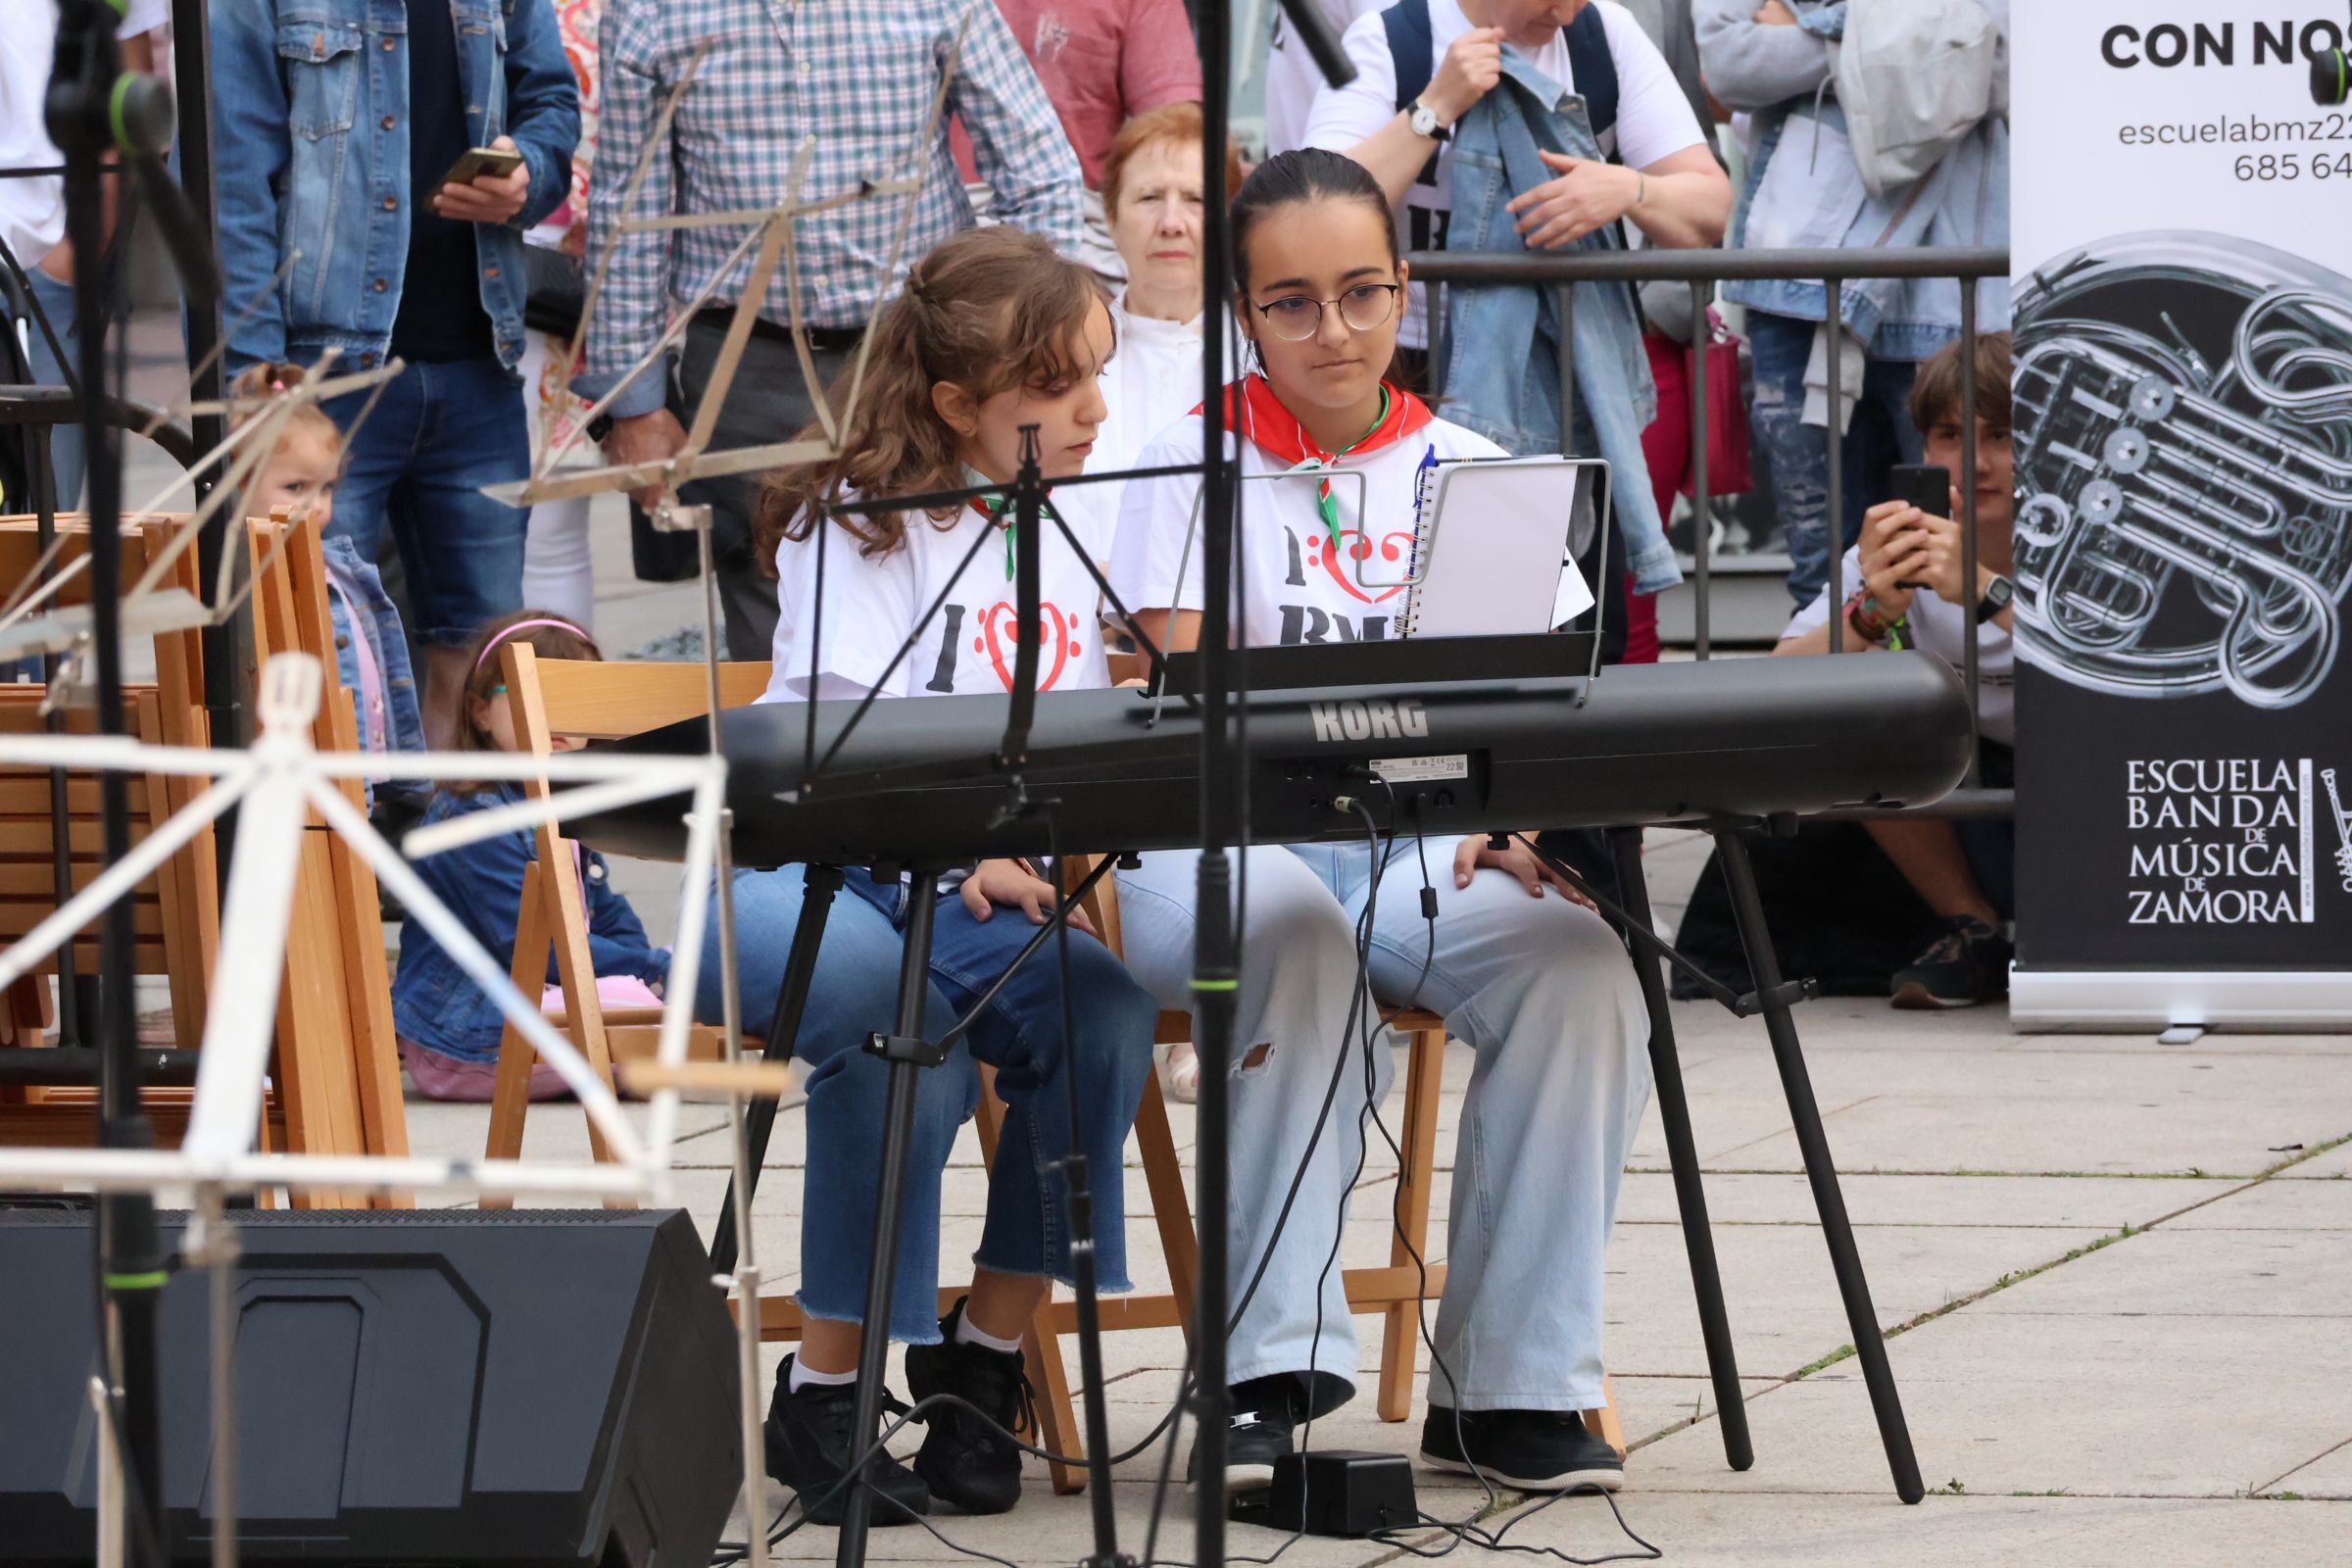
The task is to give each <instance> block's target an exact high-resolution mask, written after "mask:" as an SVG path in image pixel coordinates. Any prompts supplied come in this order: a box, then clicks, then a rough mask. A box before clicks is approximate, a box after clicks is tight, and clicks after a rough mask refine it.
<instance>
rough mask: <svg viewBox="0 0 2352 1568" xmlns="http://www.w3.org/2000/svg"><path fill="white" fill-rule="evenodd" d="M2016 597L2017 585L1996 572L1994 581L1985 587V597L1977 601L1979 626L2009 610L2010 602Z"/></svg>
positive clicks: (1993, 576) (1993, 577)
mask: <svg viewBox="0 0 2352 1568" xmlns="http://www.w3.org/2000/svg"><path fill="white" fill-rule="evenodd" d="M2016 597H2017V584H2015V583H2013V582H2011V581H2010V580H2009V579H2008V578H2006V577H2004V576H2002V575H2001V574H2000V573H1999V572H1997V571H1996V572H1994V573H1993V574H1992V581H1990V582H1988V583H1986V584H1985V597H1984V598H1982V599H1980V600H1978V601H1977V624H1979V625H1983V624H1984V623H1985V621H1988V620H1990V619H1991V618H1992V617H1993V616H1995V615H1997V614H1999V613H2001V612H2002V611H2004V610H2007V609H2008V608H2009V601H2011V600H2012V599H2015V598H2016Z"/></svg>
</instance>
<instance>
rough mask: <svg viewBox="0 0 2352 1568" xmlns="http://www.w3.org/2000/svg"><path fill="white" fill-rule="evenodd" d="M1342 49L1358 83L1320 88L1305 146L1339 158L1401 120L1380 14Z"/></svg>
mask: <svg viewBox="0 0 2352 1568" xmlns="http://www.w3.org/2000/svg"><path fill="white" fill-rule="evenodd" d="M1637 30H1639V29H1637ZM1340 46H1341V47H1342V48H1343V49H1345V50H1347V52H1348V59H1349V60H1351V61H1353V62H1354V63H1355V79H1354V80H1353V81H1351V82H1349V83H1348V85H1347V86H1345V87H1333V86H1329V85H1325V86H1322V87H1319V88H1317V89H1316V92H1315V107H1314V109H1313V110H1312V111H1310V112H1309V113H1308V115H1307V117H1306V136H1305V140H1304V141H1303V143H1302V145H1304V146H1308V147H1322V148H1326V149H1328V150H1329V151H1332V152H1335V153H1344V152H1348V151H1349V150H1351V149H1352V148H1354V147H1355V146H1356V144H1357V143H1359V142H1363V141H1367V140H1369V139H1370V138H1371V137H1372V135H1373V134H1374V133H1375V132H1377V131H1378V130H1379V129H1380V127H1381V126H1383V125H1385V124H1387V123H1389V122H1390V121H1392V120H1395V119H1396V118H1397V64H1396V62H1395V61H1393V60H1391V59H1390V58H1389V34H1388V29H1387V28H1386V27H1384V26H1382V25H1381V22H1380V13H1379V12H1377V11H1375V12H1372V13H1370V14H1369V15H1367V16H1362V17H1358V18H1356V20H1355V22H1354V25H1351V26H1349V27H1348V30H1347V31H1346V32H1345V33H1343V34H1341V36H1340Z"/></svg>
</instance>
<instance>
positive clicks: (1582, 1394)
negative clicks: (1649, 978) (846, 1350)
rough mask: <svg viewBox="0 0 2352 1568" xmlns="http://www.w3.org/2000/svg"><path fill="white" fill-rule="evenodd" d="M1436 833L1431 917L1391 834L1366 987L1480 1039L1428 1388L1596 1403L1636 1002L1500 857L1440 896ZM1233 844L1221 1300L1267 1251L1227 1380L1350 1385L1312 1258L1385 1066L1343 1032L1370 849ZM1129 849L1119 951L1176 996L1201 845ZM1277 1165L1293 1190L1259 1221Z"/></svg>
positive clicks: (1636, 1049) (1636, 1098)
mask: <svg viewBox="0 0 2352 1568" xmlns="http://www.w3.org/2000/svg"><path fill="white" fill-rule="evenodd" d="M1455 842H1456V841H1454V840H1452V839H1450V838H1447V839H1438V840H1433V841H1431V843H1430V844H1429V846H1428V849H1429V859H1430V866H1431V870H1432V871H1433V872H1434V873H1435V875H1436V876H1437V879H1438V880H1437V889H1438V916H1437V919H1436V920H1435V922H1431V921H1429V920H1426V919H1424V918H1423V917H1422V914H1421V906H1420V900H1419V898H1418V897H1417V895H1418V893H1419V891H1420V883H1421V878H1420V866H1419V863H1418V860H1417V858H1416V856H1415V853H1414V847H1413V845H1412V843H1411V841H1410V840H1400V841H1399V842H1398V843H1397V844H1396V845H1395V846H1393V847H1392V849H1391V851H1390V856H1389V860H1388V866H1387V870H1386V872H1385V873H1384V875H1383V878H1382V886H1381V890H1380V899H1379V904H1378V907H1377V908H1375V910H1374V911H1373V921H1372V931H1371V943H1370V965H1369V970H1370V972H1369V980H1370V985H1371V990H1372V994H1373V996H1375V997H1376V998H1378V999H1379V1000H1380V1001H1382V1002H1385V1003H1398V1004H1412V1005H1419V1006H1423V1007H1427V1008H1430V1009H1431V1010H1433V1011H1435V1012H1438V1013H1440V1014H1442V1015H1443V1016H1444V1017H1445V1019H1446V1033H1447V1034H1448V1035H1449V1036H1451V1037H1453V1038H1454V1039H1457V1040H1461V1041H1463V1042H1464V1043H1466V1044H1467V1045H1469V1047H1470V1048H1471V1050H1472V1051H1474V1052H1475V1053H1476V1054H1477V1064H1476V1065H1475V1066H1474V1067H1473V1068H1472V1069H1471V1072H1470V1082H1469V1084H1468V1085H1467V1086H1466V1088H1465V1090H1464V1094H1463V1100H1462V1111H1461V1122H1460V1131H1459V1133H1458V1134H1457V1135H1456V1144H1455V1149H1454V1155H1453V1162H1452V1170H1453V1201H1452V1205H1451V1208H1450V1210H1449V1211H1448V1213H1447V1216H1446V1294H1445V1297H1444V1299H1442V1300H1441V1301H1440V1302H1439V1304H1438V1311H1437V1322H1436V1324H1435V1326H1434V1328H1433V1330H1432V1340H1433V1343H1434V1344H1435V1347H1436V1361H1437V1362H1440V1363H1443V1370H1442V1371H1441V1370H1440V1368H1439V1366H1438V1365H1435V1364H1433V1365H1432V1367H1431V1369H1430V1378H1431V1382H1430V1397H1431V1399H1432V1401H1433V1402H1435V1403H1438V1404H1443V1405H1446V1406H1449V1407H1451V1408H1454V1409H1458V1410H1588V1409H1592V1408H1594V1407H1595V1406H1597V1405H1599V1404H1600V1403H1601V1402H1602V1397H1601V1396H1602V1391H1601V1375H1602V1368H1603V1365H1604V1363H1603V1360H1602V1355H1601V1331H1602V1324H1603V1312H1602V1305H1601V1301H1602V1285H1603V1277H1602V1260H1603V1257H1604V1254H1605V1252H1606V1250H1607V1246H1608V1237H1609V1226H1610V1223H1611V1221H1612V1219H1613V1218H1614V1216H1615V1213H1616V1207H1617V1185H1618V1178H1619V1176H1620V1174H1621V1173H1622V1172H1623V1171H1624V1169H1625V1157H1626V1154H1627V1152H1628V1151H1629V1150H1630V1149H1631V1147H1632V1145H1633V1141H1634V1134H1635V1131H1636V1129H1637V1128H1638V1127H1639V1126H1640V1125H1641V1121H1642V1107H1643V1106H1644V1105H1645V1104H1647V1103H1648V1100H1649V1056H1648V1054H1647V1049H1646V1048H1647V1045H1648V1040H1649V1019H1648V1014H1647V1012H1646V1011H1645V1010H1644V1009H1643V1006H1642V992H1641V988H1640V986H1639V984H1638V983H1637V982H1636V979H1635V975H1634V966H1633V964H1632V962H1631V960H1629V959H1628V958H1627V956H1626V953H1625V947H1624V944H1623V943H1621V942H1619V941H1618V939H1617V936H1616V933H1615V932H1613V931H1611V930H1610V929H1609V927H1608V925H1607V923H1606V922H1605V921H1603V920H1602V919H1601V918H1600V917H1599V916H1598V915H1596V914H1594V913H1593V912H1592V911H1591V910H1589V909H1586V908H1583V907H1579V906H1577V905H1573V904H1570V903H1569V902H1568V901H1567V900H1565V899H1562V898H1560V897H1558V896H1557V895H1556V894H1546V895H1545V896H1544V898H1543V899H1542V900H1541V901H1538V900H1535V899H1531V898H1529V897H1528V896H1527V892H1526V890H1525V889H1524V888H1522V887H1521V886H1520V884H1519V882H1518V880H1517V879H1516V878H1514V877H1512V876H1511V875H1510V874H1509V873H1508V872H1504V871H1499V870H1493V869H1489V870H1482V871H1480V872H1479V873H1478V874H1477V875H1476V876H1474V877H1472V878H1471V881H1470V886H1468V887H1467V888H1463V889H1459V890H1457V889H1455V887H1454V886H1453V877H1452V874H1451V872H1452V864H1453V846H1454V843H1455ZM1246 853H1247V854H1248V856H1249V862H1248V868H1247V869H1248V880H1249V903H1248V907H1247V909H1246V911H1245V920H1246V922H1247V925H1246V940H1247V944H1248V947H1247V951H1248V953H1249V955H1250V961H1249V962H1248V963H1247V964H1245V965H1244V968H1243V974H1242V989H1241V994H1240V996H1239V997H1238V998H1237V999H1236V1005H1235V1018H1234V1063H1235V1065H1234V1079H1233V1101H1232V1105H1233V1109H1232V1150H1233V1154H1232V1160H1233V1203H1232V1206H1231V1208H1230V1210H1229V1211H1228V1214H1227V1221H1226V1237H1227V1242H1228V1245H1229V1246H1230V1247H1231V1248H1232V1255H1233V1272H1234V1278H1233V1283H1234V1290H1235V1293H1236V1295H1237V1296H1238V1295H1239V1293H1240V1291H1241V1290H1242V1288H1243V1287H1244V1286H1246V1285H1247V1284H1248V1282H1249V1280H1250V1276H1251V1275H1252V1274H1253V1273H1255V1272H1256V1270H1257V1267H1258V1260H1259V1259H1260V1257H1261V1256H1266V1254H1267V1253H1268V1250H1269V1248H1270V1249H1271V1256H1270V1257H1268V1258H1267V1261H1266V1264H1265V1278H1264V1279H1263V1281H1262V1282H1261V1283H1260V1284H1259V1286H1258V1288H1257V1293H1256V1295H1254V1296H1252V1297H1251V1298H1250V1306H1249V1310H1248V1311H1246V1312H1244V1313H1243V1314H1242V1320H1241V1323H1240V1324H1239V1326H1238V1327H1236V1329H1235V1330H1234V1335H1233V1343H1232V1346H1231V1348H1230V1349H1229V1356H1230V1360H1229V1362H1228V1369H1229V1381H1231V1382H1234V1383H1243V1382H1247V1381H1248V1380H1250V1379H1251V1378H1258V1377H1266V1376H1270V1375H1272V1374H1274V1373H1279V1372H1309V1371H1320V1372H1325V1373H1332V1374H1336V1375H1338V1376H1340V1377H1342V1378H1346V1379H1348V1380H1349V1381H1350V1382H1352V1381H1353V1379H1354V1376H1355V1369H1356V1367H1357V1365H1358V1364H1359V1362H1358V1360H1357V1354H1356V1345H1355V1327H1354V1320H1353V1318H1352V1317H1351V1316H1350V1314H1349V1311H1348V1292H1347V1287H1346V1285H1345V1283H1344V1281H1343V1280H1342V1278H1341V1268H1340V1267H1339V1265H1337V1264H1333V1265H1332V1266H1330V1267H1329V1268H1328V1269H1327V1268H1326V1266H1325V1265H1326V1260H1327V1259H1329V1258H1330V1257H1331V1255H1332V1247H1333V1244H1334V1242H1335V1240H1336V1239H1337V1237H1338V1236H1339V1234H1340V1231H1341V1228H1342V1226H1343V1224H1344V1222H1345V1220H1346V1217H1347V1212H1348V1201H1349V1197H1350V1192H1351V1188H1352V1183H1353V1178H1354V1172H1355V1169H1356V1163H1357V1161H1358V1159H1359V1158H1361V1155H1362V1150H1363V1146H1364V1139H1365V1136H1366V1134H1365V1133H1364V1132H1363V1131H1362V1130H1361V1127H1362V1118H1363V1116H1364V1107H1365V1102H1366V1099H1367V1097H1368V1098H1369V1099H1370V1100H1371V1102H1372V1103H1374V1104H1378V1103H1381V1102H1382V1101H1383V1100H1384V1099H1386V1097H1387V1095H1388V1091H1389V1087H1390V1083H1391V1080H1392V1078H1393V1075H1394V1072H1395V1066H1394V1061H1393V1054H1392V1052H1391V1051H1390V1050H1389V1049H1388V1047H1387V1045H1386V1044H1385V1043H1381V1044H1378V1045H1376V1046H1375V1048H1374V1050H1373V1052H1372V1054H1371V1060H1370V1062H1369V1063H1366V1062H1365V1061H1364V1060H1363V1057H1362V1054H1361V1048H1360V1046H1357V1047H1354V1048H1352V1049H1349V1048H1346V1047H1344V1046H1343V1039H1344V1036H1345V1034H1346V1025H1347V1021H1348V1004H1349V1000H1350V998H1351V997H1352V996H1353V994H1354V988H1355V976H1356V952H1355V936H1354V926H1355V922H1356V920H1357V919H1358V918H1360V917H1361V915H1362V913H1363V910H1364V907H1365V904H1366V903H1367V902H1368V899H1369V894H1370V891H1371V887H1372V852H1371V849H1370V847H1369V846H1367V845H1361V844H1355V845H1349V844H1331V845H1327V844H1315V845H1293V846H1291V847H1289V848H1287V849H1285V848H1280V847H1277V846H1272V845H1260V846H1256V847H1253V848H1251V849H1250V850H1249V851H1247V852H1246ZM1197 859H1198V857H1197V856H1196V855H1195V854H1194V853H1193V852H1192V851H1190V850H1185V851H1178V852H1168V853H1161V854H1156V855H1146V856H1144V857H1143V864H1142V866H1141V867H1140V868H1139V869H1136V870H1133V871H1121V872H1120V873H1119V874H1118V875H1119V907H1120V912H1121V917H1122V918H1121V925H1122V927H1123V929H1124V931H1125V934H1126V954H1127V961H1128V962H1129V963H1130V964H1131V965H1133V966H1134V969H1135V972H1136V974H1137V975H1138V976H1139V977H1140V978H1141V979H1142V980H1143V981H1144V983H1145V984H1147V985H1149V986H1151V987H1152V989H1153V990H1154V991H1156V992H1158V993H1159V995H1160V996H1161V998H1162V1000H1163V1001H1166V1002H1168V1003H1169V1004H1170V1005H1183V1003H1184V1002H1185V1001H1186V1000H1188V991H1187V986H1186V981H1187V979H1188V977H1189V974H1190V970H1191V957H1192V943H1193V928H1194V921H1193V866H1194V864H1195V862H1196V860H1197ZM1344 1049H1347V1050H1348V1058H1349V1059H1348V1062H1347V1063H1346V1064H1345V1065H1344V1066H1342V1067H1341V1068H1340V1072H1341V1075H1342V1076H1341V1081H1340V1087H1339V1093H1338V1094H1337V1095H1336V1096H1335V1097H1334V1099H1333V1103H1332V1121H1331V1124H1330V1125H1329V1126H1327V1127H1325V1128H1324V1129H1323V1133H1322V1136H1321V1137H1320V1138H1319V1139H1318V1138H1316V1137H1315V1124H1316V1115H1317V1112H1318V1111H1319V1110H1320V1108H1321V1106H1322V1104H1323V1097H1324V1095H1325V1094H1326V1093H1327V1092H1328V1091H1329V1089H1330V1085H1331V1080H1332V1073H1333V1069H1334V1053H1335V1052H1339V1051H1342V1050H1344ZM1367 1078H1369V1080H1370V1082H1369V1084H1367V1081H1366V1080H1367ZM1389 1131H1390V1133H1391V1134H1392V1135H1394V1134H1397V1132H1398V1131H1399V1129H1397V1127H1396V1126H1394V1125H1393V1124H1392V1125H1391V1126H1390V1128H1389ZM1310 1141H1312V1142H1313V1144H1314V1152H1313V1153H1312V1154H1311V1155H1310V1154H1309V1153H1308V1152H1307V1145H1308V1143H1309V1142H1310ZM1302 1166H1303V1175H1299V1174H1298V1173H1299V1172H1300V1170H1301V1167H1302ZM1295 1175H1296V1176H1297V1177H1298V1180H1299V1197H1298V1201H1297V1202H1296V1204H1295V1205H1294V1206H1293V1207H1292V1210H1291V1214H1290V1218H1289V1220H1288V1221H1287V1222H1286V1223H1284V1224H1283V1226H1282V1227H1281V1230H1280V1234H1279V1236H1277V1235H1276V1234H1275V1223H1274V1222H1275V1217H1276V1215H1277V1214H1278V1213H1279V1212H1280V1211H1281V1209H1282V1205H1283V1200H1284V1195H1285V1194H1286V1193H1288V1192H1289V1191H1290V1186H1291V1182H1292V1180H1293V1179H1294V1176H1295ZM1374 1191H1376V1192H1383V1191H1385V1193H1386V1194H1387V1195H1389V1196H1393V1195H1394V1193H1395V1189H1394V1188H1393V1187H1391V1188H1387V1189H1385V1190H1384V1189H1374ZM1387 1201H1388V1200H1387V1198H1385V1197H1384V1199H1383V1201H1382V1207H1383V1208H1384V1209H1385V1208H1386V1206H1387ZM1384 1218H1385V1214H1384ZM1318 1281H1320V1289H1319V1290H1318V1288H1317V1283H1318Z"/></svg>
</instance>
